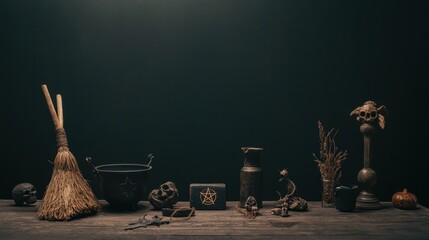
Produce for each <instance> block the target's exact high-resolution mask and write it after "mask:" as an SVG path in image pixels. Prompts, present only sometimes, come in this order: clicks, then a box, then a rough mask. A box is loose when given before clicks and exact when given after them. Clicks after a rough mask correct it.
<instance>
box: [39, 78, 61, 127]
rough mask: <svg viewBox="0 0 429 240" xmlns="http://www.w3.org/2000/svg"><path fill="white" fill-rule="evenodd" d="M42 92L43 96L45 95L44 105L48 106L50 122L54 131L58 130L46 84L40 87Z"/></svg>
mask: <svg viewBox="0 0 429 240" xmlns="http://www.w3.org/2000/svg"><path fill="white" fill-rule="evenodd" d="M42 91H43V94H44V95H45V100H46V103H47V104H48V109H49V112H50V113H51V117H52V121H54V126H55V129H58V128H59V124H60V123H59V120H58V116H57V113H56V112H55V107H54V104H53V103H52V99H51V95H50V94H49V90H48V86H46V84H43V85H42Z"/></svg>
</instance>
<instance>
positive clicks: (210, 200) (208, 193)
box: [200, 188, 216, 206]
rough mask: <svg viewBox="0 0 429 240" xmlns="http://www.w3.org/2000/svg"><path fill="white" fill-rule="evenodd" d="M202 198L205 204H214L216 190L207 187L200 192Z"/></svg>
mask: <svg viewBox="0 0 429 240" xmlns="http://www.w3.org/2000/svg"><path fill="white" fill-rule="evenodd" d="M200 200H201V203H202V204H203V205H206V206H210V205H214V204H215V202H216V192H215V191H214V190H213V189H211V188H206V189H205V190H203V191H201V192H200Z"/></svg>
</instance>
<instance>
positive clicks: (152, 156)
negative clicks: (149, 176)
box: [146, 153, 155, 166]
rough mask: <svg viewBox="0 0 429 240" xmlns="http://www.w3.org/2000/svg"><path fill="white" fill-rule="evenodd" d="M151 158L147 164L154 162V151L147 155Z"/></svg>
mask: <svg viewBox="0 0 429 240" xmlns="http://www.w3.org/2000/svg"><path fill="white" fill-rule="evenodd" d="M147 157H148V158H149V162H148V163H147V164H146V165H147V166H150V164H151V163H152V160H153V159H154V158H155V155H153V154H152V153H151V154H149V155H148V156H147Z"/></svg>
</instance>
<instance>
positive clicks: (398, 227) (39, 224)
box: [0, 200, 429, 240]
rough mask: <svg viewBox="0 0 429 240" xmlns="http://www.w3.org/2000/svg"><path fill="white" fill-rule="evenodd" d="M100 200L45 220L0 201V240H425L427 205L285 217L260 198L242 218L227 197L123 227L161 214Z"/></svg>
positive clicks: (314, 207) (30, 209)
mask: <svg viewBox="0 0 429 240" xmlns="http://www.w3.org/2000/svg"><path fill="white" fill-rule="evenodd" d="M102 203H103V210H102V211H101V212H100V213H98V214H97V215H95V216H89V217H85V218H81V219H76V220H72V221H69V222H49V221H41V220H38V219H37V213H36V212H37V208H38V206H39V203H37V204H36V205H35V206H27V207H17V206H15V205H14V203H13V201H12V200H0V239H31V240H34V239H202V238H203V239H207V238H210V239H244V238H245V239H279V238H282V239H286V238H290V239H302V238H305V239H429V210H428V209H427V208H424V207H421V206H419V208H418V209H417V210H409V211H406V210H400V209H396V208H393V207H392V205H391V204H390V203H383V205H384V206H385V208H384V209H382V210H375V211H356V212H353V213H343V212H339V211H337V210H336V209H333V208H322V207H321V205H320V202H310V203H309V209H310V210H309V211H307V212H292V211H289V213H290V217H286V218H282V217H279V216H274V215H271V214H270V206H271V205H270V202H264V208H262V209H261V210H260V213H261V215H259V216H258V217H256V219H245V218H244V217H243V215H242V214H241V213H239V212H238V211H237V210H236V208H235V206H236V204H237V203H236V202H228V203H227V210H223V211H202V210H201V211H198V210H197V211H196V214H195V216H194V217H192V218H191V219H190V220H188V221H177V222H176V221H173V222H171V223H170V224H165V225H161V226H160V227H157V226H149V227H147V228H138V229H134V230H128V231H124V230H123V228H125V227H127V226H128V223H130V222H134V221H136V220H137V219H138V218H139V217H142V216H143V215H144V214H148V216H153V215H161V213H160V212H157V211H153V210H152V209H151V207H150V205H149V204H148V203H147V202H140V203H139V209H138V210H137V211H135V212H114V211H111V210H109V208H108V206H107V204H106V203H105V202H103V201H102ZM271 204H272V202H271ZM176 207H188V203H187V202H180V203H178V204H177V205H176ZM164 219H169V218H168V217H166V218H164Z"/></svg>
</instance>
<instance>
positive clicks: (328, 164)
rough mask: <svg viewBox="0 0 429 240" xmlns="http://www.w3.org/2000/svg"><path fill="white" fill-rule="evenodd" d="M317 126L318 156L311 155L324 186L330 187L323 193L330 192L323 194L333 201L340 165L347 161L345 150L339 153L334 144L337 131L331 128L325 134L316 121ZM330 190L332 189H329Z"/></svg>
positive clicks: (339, 175)
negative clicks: (318, 139)
mask: <svg viewBox="0 0 429 240" xmlns="http://www.w3.org/2000/svg"><path fill="white" fill-rule="evenodd" d="M318 126H319V138H320V156H319V157H317V156H316V154H314V153H313V156H314V158H315V160H314V161H315V162H316V163H317V165H318V166H319V170H320V175H321V178H322V181H323V182H324V184H325V183H326V184H328V185H330V187H329V188H326V189H325V188H324V191H330V192H329V193H326V192H324V193H323V194H324V195H325V194H327V195H329V199H330V201H332V202H333V201H334V199H333V198H334V196H333V191H334V189H333V187H334V185H336V184H339V181H340V178H341V175H342V172H341V164H342V162H343V161H344V160H346V159H347V150H345V151H340V150H339V149H338V147H337V145H336V143H335V136H336V135H337V133H338V130H337V131H335V129H334V128H332V129H331V130H330V131H329V132H328V133H326V132H325V128H324V127H323V124H322V123H321V122H320V121H318ZM330 188H332V189H330Z"/></svg>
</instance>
